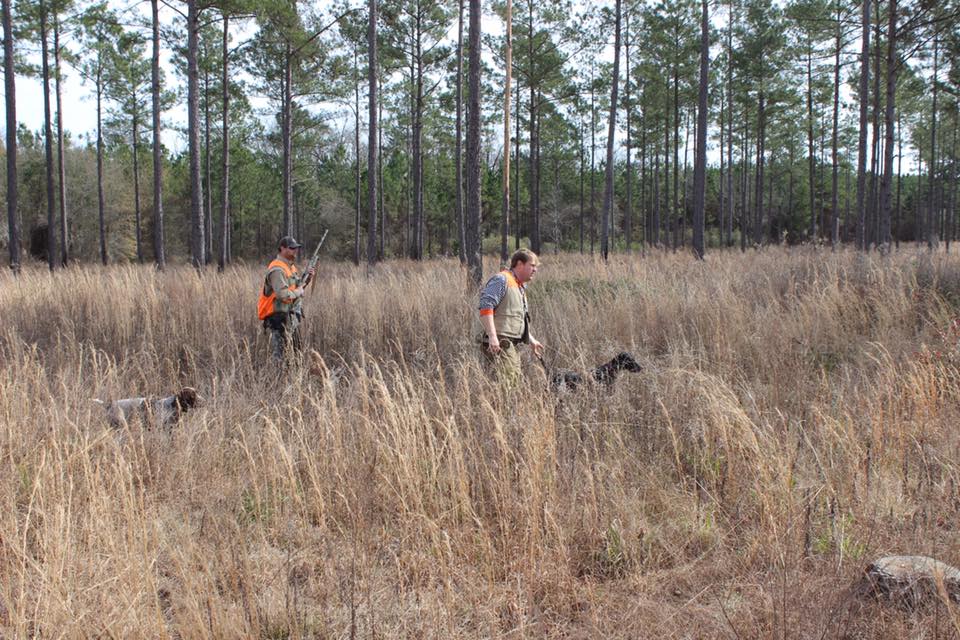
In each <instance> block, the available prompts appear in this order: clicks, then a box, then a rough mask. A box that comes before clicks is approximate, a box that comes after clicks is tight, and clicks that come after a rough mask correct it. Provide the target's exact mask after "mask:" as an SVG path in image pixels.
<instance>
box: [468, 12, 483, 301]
mask: <svg viewBox="0 0 960 640" xmlns="http://www.w3.org/2000/svg"><path fill="white" fill-rule="evenodd" d="M480 18H481V9H480V0H470V36H469V38H470V41H469V45H468V46H469V47H470V60H469V67H468V76H469V78H468V82H469V91H470V95H469V103H468V107H467V238H468V240H467V242H468V246H469V251H468V252H467V260H468V264H469V270H470V282H472V283H473V284H474V285H476V286H479V285H480V282H481V280H482V279H483V262H482V260H481V254H480V68H481V67H480V65H481V61H480Z"/></svg>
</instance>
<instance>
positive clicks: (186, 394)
mask: <svg viewBox="0 0 960 640" xmlns="http://www.w3.org/2000/svg"><path fill="white" fill-rule="evenodd" d="M94 402H96V403H97V404H99V405H100V406H102V407H103V408H104V409H105V410H106V413H107V420H109V421H110V424H111V425H113V426H114V427H122V426H123V425H125V424H127V423H128V422H131V421H133V420H134V419H137V418H139V419H140V420H141V421H142V422H143V424H144V425H145V426H155V427H164V428H169V427H171V426H173V425H174V424H176V423H177V422H178V421H179V420H180V416H181V415H182V414H184V413H186V412H187V411H189V410H190V409H192V408H194V407H196V406H199V405H200V404H202V403H203V397H202V396H201V395H200V394H199V393H197V390H196V389H194V388H193V387H183V388H182V389H180V392H179V393H177V394H176V395H172V396H167V397H165V398H148V397H136V398H123V399H122V400H114V401H113V402H104V401H103V400H94Z"/></svg>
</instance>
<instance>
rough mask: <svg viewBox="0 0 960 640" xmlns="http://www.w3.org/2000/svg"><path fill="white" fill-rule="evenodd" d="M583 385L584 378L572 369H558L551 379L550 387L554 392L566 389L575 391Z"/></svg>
mask: <svg viewBox="0 0 960 640" xmlns="http://www.w3.org/2000/svg"><path fill="white" fill-rule="evenodd" d="M582 384H583V376H582V375H580V374H579V373H577V372H576V371H571V370H570V369H557V370H556V371H554V372H553V375H552V376H551V377H550V386H551V387H552V388H553V389H554V391H559V390H561V389H566V390H568V391H574V390H576V388H577V387H579V386H580V385H582Z"/></svg>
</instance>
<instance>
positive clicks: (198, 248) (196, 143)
mask: <svg viewBox="0 0 960 640" xmlns="http://www.w3.org/2000/svg"><path fill="white" fill-rule="evenodd" d="M197 3H198V0H187V122H188V123H187V134H188V138H189V147H190V227H191V228H190V247H191V249H192V254H193V255H192V256H191V257H192V263H193V266H194V267H195V268H196V269H201V268H202V267H203V265H204V264H206V256H205V253H206V252H205V249H206V245H205V243H204V239H205V235H204V224H203V223H204V217H203V183H202V182H201V177H200V70H199V67H198V65H197V50H198V37H199V29H200V8H199V6H198V4H197Z"/></svg>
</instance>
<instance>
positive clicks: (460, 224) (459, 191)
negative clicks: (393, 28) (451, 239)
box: [455, 0, 510, 265]
mask: <svg viewBox="0 0 960 640" xmlns="http://www.w3.org/2000/svg"><path fill="white" fill-rule="evenodd" d="M463 3H464V0H457V94H456V95H457V97H456V100H457V125H456V129H457V131H456V137H457V141H456V151H455V155H456V163H457V169H456V175H457V178H456V182H457V184H456V194H455V198H456V207H457V244H458V245H459V256H460V264H461V265H466V264H467V238H466V227H465V225H464V219H463ZM508 67H509V65H508ZM503 152H504V153H505V154H508V155H509V153H510V144H509V141H508V143H507V145H506V146H505V147H504V149H503ZM507 226H508V229H507V233H509V220H508V221H507ZM504 244H506V241H504Z"/></svg>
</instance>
